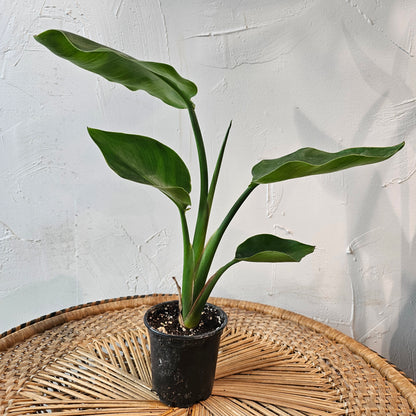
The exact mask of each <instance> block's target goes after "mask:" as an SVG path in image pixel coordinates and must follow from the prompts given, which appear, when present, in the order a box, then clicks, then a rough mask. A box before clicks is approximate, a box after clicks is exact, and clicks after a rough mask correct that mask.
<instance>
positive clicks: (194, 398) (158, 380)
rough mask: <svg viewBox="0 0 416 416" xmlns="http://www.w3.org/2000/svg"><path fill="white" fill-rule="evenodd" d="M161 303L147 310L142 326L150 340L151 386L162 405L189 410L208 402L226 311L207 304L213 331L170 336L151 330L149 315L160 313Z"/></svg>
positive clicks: (165, 303)
mask: <svg viewBox="0 0 416 416" xmlns="http://www.w3.org/2000/svg"><path fill="white" fill-rule="evenodd" d="M167 304H170V305H171V304H174V305H175V307H176V311H178V302H177V301H171V302H164V303H161V304H158V305H155V306H153V307H152V308H150V309H149V310H148V311H147V312H146V314H145V316H144V323H145V325H146V327H147V329H148V333H149V338H150V355H151V361H152V366H151V367H152V385H153V390H154V391H155V392H156V393H157V394H158V396H159V399H160V401H161V402H163V403H165V404H167V405H168V406H173V407H189V406H192V405H193V404H194V403H197V402H199V401H201V400H205V399H207V398H208V397H209V396H210V394H211V392H212V386H213V384H214V377H215V368H216V365H217V356H218V348H219V343H220V337H221V334H222V332H223V330H224V328H225V326H226V324H227V316H226V314H225V312H224V311H223V310H222V309H221V308H219V307H217V306H215V305H210V304H207V307H206V312H205V313H213V314H214V316H213V319H215V320H216V321H217V322H218V326H217V328H216V329H214V330H211V331H209V332H207V333H202V334H198V335H170V334H168V333H164V332H160V331H158V330H157V329H156V328H153V327H152V325H151V323H150V322H149V321H151V316H152V315H153V314H157V313H158V312H160V311H163V310H164V308H165V306H166V305H167Z"/></svg>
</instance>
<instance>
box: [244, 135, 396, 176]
mask: <svg viewBox="0 0 416 416" xmlns="http://www.w3.org/2000/svg"><path fill="white" fill-rule="evenodd" d="M403 146H404V142H402V143H400V144H398V145H396V146H391V147H357V148H350V149H344V150H341V151H340V152H336V153H328V152H324V151H322V150H317V149H313V148H310V147H306V148H303V149H299V150H297V151H296V152H294V153H290V154H288V155H286V156H283V157H280V158H278V159H273V160H262V161H261V162H259V163H258V164H257V165H256V166H254V168H253V169H252V171H251V173H252V175H253V182H252V183H256V184H261V183H273V182H280V181H285V180H288V179H293V178H300V177H302V176H310V175H319V174H322V173H331V172H336V171H339V170H343V169H348V168H352V167H354V166H361V165H368V164H371V163H377V162H381V161H383V160H386V159H388V158H390V157H391V156H393V155H394V154H395V153H397V152H398V151H399V150H400V149H401V148H402V147H403Z"/></svg>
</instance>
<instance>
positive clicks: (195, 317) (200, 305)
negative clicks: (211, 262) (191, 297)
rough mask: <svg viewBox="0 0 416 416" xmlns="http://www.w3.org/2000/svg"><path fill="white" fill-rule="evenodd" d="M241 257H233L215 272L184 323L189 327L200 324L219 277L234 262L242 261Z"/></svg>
mask: <svg viewBox="0 0 416 416" xmlns="http://www.w3.org/2000/svg"><path fill="white" fill-rule="evenodd" d="M240 261H241V260H240V259H232V260H231V261H229V262H228V263H227V264H226V265H224V266H222V267H221V268H220V269H218V270H217V272H216V273H215V274H213V275H212V276H211V277H210V278H209V280H208V281H207V283H206V284H205V286H204V287H203V289H202V290H201V292H200V293H199V295H198V297H197V298H196V300H195V302H194V303H193V305H192V308H191V310H190V311H189V313H188V315H186V317H185V318H184V325H185V326H186V327H187V328H194V327H195V326H196V325H198V322H199V320H200V319H201V313H202V311H203V309H204V306H205V304H206V302H207V300H208V298H209V296H210V294H211V292H212V289H214V287H215V285H216V284H217V282H218V280H219V278H220V277H221V276H222V275H223V274H224V272H225V271H226V270H228V269H229V268H230V267H231V266H232V265H233V264H236V263H238V262H240Z"/></svg>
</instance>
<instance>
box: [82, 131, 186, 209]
mask: <svg viewBox="0 0 416 416" xmlns="http://www.w3.org/2000/svg"><path fill="white" fill-rule="evenodd" d="M88 132H89V134H90V136H91V138H92V139H93V140H94V142H95V143H96V144H97V146H98V147H99V148H100V150H101V152H102V153H103V155H104V158H105V160H106V162H107V163H108V165H109V166H110V168H111V169H113V170H114V172H116V173H117V174H118V175H119V176H121V177H122V178H125V179H129V180H131V181H134V182H138V183H143V184H146V185H151V186H153V187H155V188H157V189H159V190H160V191H162V192H163V193H164V194H166V195H167V196H168V197H169V198H170V199H171V200H172V201H173V202H174V203H175V204H176V205H177V206H178V207H179V209H181V210H183V211H184V210H186V208H187V207H188V206H189V205H190V204H191V200H190V196H189V193H190V192H191V179H190V175H189V171H188V169H187V167H186V166H185V164H184V162H183V161H182V159H181V158H180V157H179V156H178V155H177V153H175V152H174V151H173V150H172V149H170V148H169V147H167V146H165V145H164V144H162V143H160V142H158V141H157V140H154V139H151V138H150V137H145V136H138V135H134V134H124V133H114V132H109V131H103V130H97V129H91V128H89V129H88Z"/></svg>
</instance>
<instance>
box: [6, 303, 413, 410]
mask: <svg viewBox="0 0 416 416" xmlns="http://www.w3.org/2000/svg"><path fill="white" fill-rule="evenodd" d="M166 299H167V297H163V296H150V297H143V298H134V299H124V300H115V301H110V302H105V303H99V304H95V305H91V306H89V307H84V308H75V309H71V310H69V311H67V312H62V313H58V314H54V316H51V317H49V318H45V319H42V320H40V321H39V322H37V323H33V324H32V325H28V326H26V327H25V328H22V329H20V330H17V331H15V332H11V333H10V334H8V335H6V336H4V337H3V338H0V414H9V415H17V414H39V413H51V412H52V413H54V412H57V413H60V414H64V415H75V414H77V415H80V414H82V415H95V414H104V415H120V414H123V415H128V414H130V415H132V414H140V415H150V414H151V415H168V414H169V415H186V414H192V415H207V416H208V415H265V416H267V415H280V416H287V415H289V416H300V415H327V414H334V415H336V414H354V415H361V414H362V415H414V413H413V412H412V406H413V409H414V400H415V397H416V387H415V386H414V385H412V383H410V382H409V381H408V380H407V379H406V378H405V377H404V376H402V375H401V374H400V373H399V372H398V371H397V370H395V369H394V368H393V367H392V366H390V365H389V364H388V363H387V362H385V361H384V360H383V359H381V358H380V357H378V356H377V355H376V354H375V353H373V352H371V351H369V350H368V349H366V348H365V347H363V346H361V344H358V343H356V342H355V341H353V340H350V339H349V338H348V337H346V336H344V335H342V334H341V333H339V332H338V331H334V330H332V329H330V328H329V327H326V326H325V325H322V324H319V323H317V322H316V321H312V320H310V319H308V318H305V317H302V316H300V315H297V314H292V313H290V312H288V311H284V310H281V309H277V308H272V307H267V306H264V305H258V304H252V303H246V302H237V301H231V300H225V299H215V300H214V303H216V304H218V305H220V306H223V307H224V309H225V310H226V312H227V313H228V315H229V324H228V329H227V330H226V331H225V333H224V336H223V338H222V343H221V351H220V355H219V360H218V368H217V375H216V382H215V385H214V391H213V395H212V396H211V397H210V398H209V399H208V400H207V401H205V402H203V403H201V404H198V405H195V406H194V407H193V408H192V409H191V410H189V412H188V410H186V409H185V410H184V409H176V410H172V409H169V408H167V407H165V406H164V405H162V404H160V403H159V402H158V401H157V399H156V397H155V396H154V393H153V392H151V390H150V371H149V357H148V346H147V338H146V334H145V332H144V328H143V324H142V318H143V314H144V312H145V310H146V309H147V308H148V306H149V305H150V304H154V303H157V302H159V301H162V300H166ZM368 362H369V363H370V364H369V363H368Z"/></svg>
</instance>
